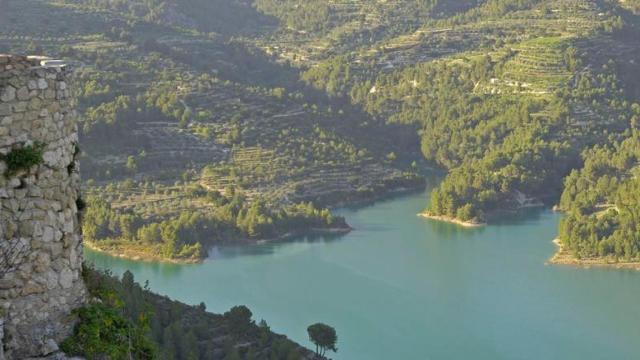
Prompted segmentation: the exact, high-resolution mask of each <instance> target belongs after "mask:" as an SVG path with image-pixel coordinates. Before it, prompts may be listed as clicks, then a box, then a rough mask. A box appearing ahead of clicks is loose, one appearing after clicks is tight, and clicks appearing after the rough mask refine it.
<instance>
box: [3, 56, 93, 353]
mask: <svg viewBox="0 0 640 360" xmlns="http://www.w3.org/2000/svg"><path fill="white" fill-rule="evenodd" d="M71 74H72V71H71V70H70V69H69V68H68V67H67V66H66V65H64V64H63V63H61V62H59V61H50V60H48V59H45V58H40V57H21V56H7V55H0V201H1V203H0V255H1V256H0V318H2V319H3V321H4V338H3V343H4V344H3V345H4V356H5V357H6V358H7V359H22V358H29V357H37V356H45V355H48V354H52V353H55V352H56V351H58V343H59V342H60V341H61V340H62V339H64V338H65V337H66V336H68V335H69V334H70V332H71V330H72V328H73V325H74V319H73V316H71V311H72V309H74V308H76V307H79V306H80V305H82V304H83V303H84V302H85V299H86V289H85V286H84V283H83V281H82V277H81V269H82V260H83V259H82V241H81V235H80V229H79V220H78V208H77V207H78V206H77V204H79V203H80V202H78V198H79V191H80V182H79V175H78V171H77V169H78V166H77V163H76V159H75V156H76V154H77V141H78V135H77V130H76V119H75V117H76V115H75V111H74V102H73V98H72V96H71V93H70V90H69V83H68V82H69V81H70V77H71ZM25 149H29V151H28V152H24V151H25ZM21 151H23V152H22V153H21ZM0 356H2V352H1V350H0Z"/></svg>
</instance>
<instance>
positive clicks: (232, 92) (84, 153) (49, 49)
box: [0, 0, 423, 261]
mask: <svg viewBox="0 0 640 360" xmlns="http://www.w3.org/2000/svg"><path fill="white" fill-rule="evenodd" d="M4 6H5V7H6V8H7V12H6V13H5V19H4V20H3V22H2V23H0V51H2V52H11V53H28V54H46V55H48V56H52V57H60V58H63V59H68V60H69V61H70V62H72V64H74V66H75V67H76V69H77V70H76V81H75V84H74V86H75V89H76V90H77V94H76V95H77V97H78V101H79V111H80V112H81V115H82V116H81V119H82V120H81V124H80V137H81V141H80V149H79V151H81V157H82V168H81V169H80V171H81V172H82V177H83V179H84V180H85V184H86V186H85V187H86V191H85V193H86V196H85V199H84V201H83V202H82V204H81V205H83V206H84V205H88V209H87V211H86V214H85V221H84V230H85V240H86V242H87V243H88V244H89V245H91V246H93V247H95V248H98V249H101V250H106V251H110V252H118V253H121V254H126V255H129V256H132V257H142V258H150V259H169V260H173V261H197V260H199V259H201V258H203V257H205V256H206V255H207V251H206V249H207V248H208V247H209V246H211V245H213V244H218V243H223V242H226V243H229V242H243V243H248V242H251V241H255V240H259V239H270V238H281V237H287V236H292V235H295V234H301V233H308V234H311V233H317V232H325V233H326V232H330V233H336V232H344V231H348V229H349V228H348V226H347V225H346V224H345V223H344V221H343V220H342V219H336V218H334V217H333V216H331V214H330V213H329V211H328V210H326V209H324V207H326V206H333V205H339V204H344V203H350V202H357V201H369V200H371V199H375V198H376V197H379V196H382V195H383V194H384V193H386V192H387V191H389V190H394V189H402V188H408V189H413V188H419V187H421V186H423V180H422V178H421V177H420V176H419V175H417V174H416V168H415V167H411V166H410V164H411V161H410V160H413V158H414V157H413V156H412V155H411V154H412V153H414V154H415V153H417V149H418V148H417V142H412V143H409V144H403V143H402V142H398V141H395V139H394V138H392V137H391V138H390V137H388V136H386V135H387V134H388V130H389V128H388V127H386V126H385V125H384V124H383V123H380V122H375V121H372V119H371V117H370V116H369V115H368V114H366V113H364V112H362V111H360V110H359V109H358V108H357V107H354V106H351V105H350V104H348V103H341V102H334V101H331V100H329V99H328V98H327V97H326V96H325V95H324V94H323V93H322V92H320V91H317V90H315V89H313V88H310V87H308V86H306V85H305V84H304V83H303V82H302V81H300V80H299V74H298V72H299V70H298V69H295V68H292V67H291V66H289V65H287V64H282V63H278V62H277V61H276V59H274V58H273V57H272V56H269V55H267V54H265V53H264V52H263V51H262V50H261V49H260V48H259V47H258V46H257V45H256V41H255V40H254V38H253V37H252V36H254V35H255V34H261V33H267V32H269V31H270V30H269V29H272V28H275V26H276V25H277V21H276V19H275V18H273V17H271V16H269V15H265V14H261V13H259V12H258V11H257V10H256V8H255V7H253V5H252V4H251V3H249V2H243V1H213V2H209V1H189V0H185V1H179V2H167V1H99V0H98V1H84V0H76V1H44V0H33V1H26V2H24V1H8V2H7V4H5V5H4ZM41 23H45V24H48V25H49V26H47V27H46V29H45V30H44V32H43V28H42V27H41V26H39V24H41ZM252 34H253V35H252ZM402 133H403V130H402V129H400V128H399V129H398V134H402ZM409 134H410V133H409ZM205 229H206V230H205Z"/></svg>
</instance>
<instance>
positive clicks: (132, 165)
mask: <svg viewBox="0 0 640 360" xmlns="http://www.w3.org/2000/svg"><path fill="white" fill-rule="evenodd" d="M137 167H138V166H137V165H136V158H135V157H133V156H131V155H130V156H129V157H128V158H127V169H128V170H129V171H136V169H137Z"/></svg>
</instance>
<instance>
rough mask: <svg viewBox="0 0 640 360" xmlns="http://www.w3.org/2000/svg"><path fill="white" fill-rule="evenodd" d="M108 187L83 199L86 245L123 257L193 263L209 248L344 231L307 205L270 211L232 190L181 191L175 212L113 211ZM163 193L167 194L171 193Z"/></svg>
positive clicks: (338, 220) (341, 224) (340, 224)
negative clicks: (132, 255)
mask: <svg viewBox="0 0 640 360" xmlns="http://www.w3.org/2000/svg"><path fill="white" fill-rule="evenodd" d="M113 189H114V188H113V187H106V188H105V189H101V190H99V191H96V195H94V196H91V197H89V198H88V200H87V205H88V206H87V210H86V212H85V213H84V214H83V226H82V230H83V234H84V237H85V241H87V242H88V243H89V244H91V245H93V246H95V247H97V248H99V249H105V250H109V249H112V248H115V249H118V251H120V252H125V253H126V251H127V250H132V251H135V249H138V251H139V255H140V256H142V257H145V256H146V257H151V258H161V259H172V260H192V261H193V260H199V259H201V258H203V257H206V255H207V251H206V250H207V249H208V248H209V247H210V246H213V245H219V244H223V243H227V244H228V243H231V242H240V243H243V242H244V243H246V242H248V241H250V240H251V239H256V240H257V239H274V238H278V237H282V236H291V235H294V234H304V233H311V232H313V231H324V230H329V231H335V230H339V231H348V229H349V227H348V226H347V225H346V223H345V222H344V219H343V218H340V217H334V216H333V215H331V213H330V212H329V210H326V209H324V210H320V209H317V208H315V207H314V206H313V204H311V203H300V204H295V205H289V206H286V207H281V208H279V209H278V210H274V209H272V208H270V207H269V206H268V205H267V204H266V203H265V202H264V201H263V200H260V199H256V200H254V201H252V202H251V203H249V202H247V201H245V198H244V197H243V195H242V194H241V193H240V192H235V191H234V190H233V189H231V190H229V191H228V193H229V194H230V195H228V196H223V195H221V194H220V193H218V192H207V191H206V190H204V189H202V188H186V189H184V188H183V189H181V190H180V191H181V193H182V195H183V196H182V198H181V200H180V202H182V203H184V204H185V206H184V207H183V209H182V210H181V211H178V212H176V213H164V212H163V209H155V208H153V207H140V206H133V207H122V208H117V209H114V207H113V206H112V205H109V204H110V203H112V201H110V200H109V197H108V196H109V194H110V193H113ZM110 191H111V192H110ZM154 191H155V192H156V193H157V192H158V191H162V188H160V189H152V190H151V191H150V192H149V194H148V195H147V196H151V197H152V196H154ZM167 191H169V194H167V195H168V196H172V190H167ZM98 193H100V194H101V195H100V196H98V195H97V194H98ZM176 193H177V191H176V192H173V194H176ZM176 196H177V194H176ZM164 210H166V209H164Z"/></svg>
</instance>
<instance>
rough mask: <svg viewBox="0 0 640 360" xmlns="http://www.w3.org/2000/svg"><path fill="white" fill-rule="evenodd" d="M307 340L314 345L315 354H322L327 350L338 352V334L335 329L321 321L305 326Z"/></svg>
mask: <svg viewBox="0 0 640 360" xmlns="http://www.w3.org/2000/svg"><path fill="white" fill-rule="evenodd" d="M307 332H308V333H309V340H311V342H312V343H314V344H315V345H316V354H318V355H320V356H324V354H325V353H326V351H327V350H331V351H333V352H338V349H337V348H336V343H337V342H338V335H336V329H334V328H332V327H331V326H329V325H326V324H323V323H317V324H313V325H311V326H309V327H308V328H307Z"/></svg>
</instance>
